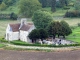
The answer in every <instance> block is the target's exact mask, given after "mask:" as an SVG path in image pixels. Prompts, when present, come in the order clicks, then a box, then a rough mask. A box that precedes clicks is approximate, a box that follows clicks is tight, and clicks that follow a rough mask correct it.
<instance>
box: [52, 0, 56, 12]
mask: <svg viewBox="0 0 80 60" xmlns="http://www.w3.org/2000/svg"><path fill="white" fill-rule="evenodd" d="M51 2H52V3H51V11H52V12H55V11H56V0H52V1H51Z"/></svg>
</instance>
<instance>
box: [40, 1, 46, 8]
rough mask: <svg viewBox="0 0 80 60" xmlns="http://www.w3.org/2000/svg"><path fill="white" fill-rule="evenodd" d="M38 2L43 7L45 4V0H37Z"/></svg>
mask: <svg viewBox="0 0 80 60" xmlns="http://www.w3.org/2000/svg"><path fill="white" fill-rule="evenodd" d="M39 2H40V3H41V4H42V7H43V8H44V7H46V6H47V0H39Z"/></svg>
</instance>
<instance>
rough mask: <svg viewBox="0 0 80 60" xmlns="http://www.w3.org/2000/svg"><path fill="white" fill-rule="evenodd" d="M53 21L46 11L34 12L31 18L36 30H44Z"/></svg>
mask: <svg viewBox="0 0 80 60" xmlns="http://www.w3.org/2000/svg"><path fill="white" fill-rule="evenodd" d="M52 20H53V18H52V16H51V14H50V13H49V12H46V11H40V10H38V11H36V12H35V13H34V15H33V17H32V21H33V23H34V25H35V26H36V28H44V29H45V28H46V27H47V26H48V24H49V23H50V22H51V21H52Z"/></svg>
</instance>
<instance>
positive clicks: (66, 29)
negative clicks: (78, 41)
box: [60, 21, 72, 38]
mask: <svg viewBox="0 0 80 60" xmlns="http://www.w3.org/2000/svg"><path fill="white" fill-rule="evenodd" d="M60 23H61V26H62V32H61V34H60V35H62V36H63V38H65V36H68V35H69V34H71V33H72V30H71V28H70V27H69V25H68V23H66V22H65V21H61V22H60Z"/></svg>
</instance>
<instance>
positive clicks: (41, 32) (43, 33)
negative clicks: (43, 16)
mask: <svg viewBox="0 0 80 60" xmlns="http://www.w3.org/2000/svg"><path fill="white" fill-rule="evenodd" d="M38 32H39V38H40V39H41V40H42V41H43V39H45V38H47V37H48V33H47V31H46V30H45V29H39V30H38Z"/></svg>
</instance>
